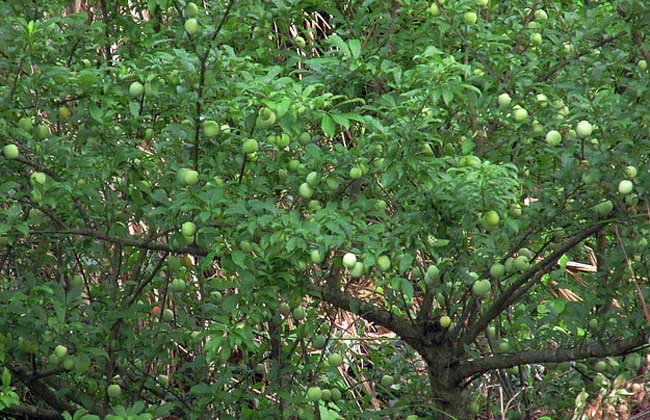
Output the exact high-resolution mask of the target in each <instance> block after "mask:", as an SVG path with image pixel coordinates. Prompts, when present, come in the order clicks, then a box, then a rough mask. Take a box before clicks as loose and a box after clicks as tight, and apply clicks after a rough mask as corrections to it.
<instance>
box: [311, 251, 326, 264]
mask: <svg viewBox="0 0 650 420" xmlns="http://www.w3.org/2000/svg"><path fill="white" fill-rule="evenodd" d="M309 258H311V262H313V263H314V264H318V263H320V262H321V261H322V260H323V257H322V256H321V254H320V251H319V250H317V249H312V250H311V251H309Z"/></svg>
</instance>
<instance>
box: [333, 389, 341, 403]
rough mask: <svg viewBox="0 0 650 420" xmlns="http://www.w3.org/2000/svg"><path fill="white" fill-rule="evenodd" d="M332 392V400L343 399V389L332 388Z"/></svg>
mask: <svg viewBox="0 0 650 420" xmlns="http://www.w3.org/2000/svg"><path fill="white" fill-rule="evenodd" d="M330 393H331V395H332V397H331V400H332V401H334V402H336V401H338V400H340V399H341V397H342V395H341V391H340V390H339V389H338V388H332V389H330Z"/></svg>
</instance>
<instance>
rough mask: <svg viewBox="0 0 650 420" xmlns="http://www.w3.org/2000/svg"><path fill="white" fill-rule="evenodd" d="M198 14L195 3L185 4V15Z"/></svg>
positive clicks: (192, 15)
mask: <svg viewBox="0 0 650 420" xmlns="http://www.w3.org/2000/svg"><path fill="white" fill-rule="evenodd" d="M198 15H199V7H198V6H197V5H196V4H195V3H193V2H189V3H187V4H186V5H185V16H186V17H196V16H198Z"/></svg>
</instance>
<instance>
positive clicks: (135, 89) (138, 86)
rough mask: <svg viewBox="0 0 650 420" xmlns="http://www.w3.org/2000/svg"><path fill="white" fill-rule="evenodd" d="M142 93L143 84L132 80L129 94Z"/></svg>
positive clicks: (138, 94) (136, 95)
mask: <svg viewBox="0 0 650 420" xmlns="http://www.w3.org/2000/svg"><path fill="white" fill-rule="evenodd" d="M143 93H144V85H143V84H142V83H140V82H133V83H131V85H130V86H129V95H131V96H133V97H139V96H142V94H143Z"/></svg>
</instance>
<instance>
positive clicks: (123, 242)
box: [31, 229, 208, 257]
mask: <svg viewBox="0 0 650 420" xmlns="http://www.w3.org/2000/svg"><path fill="white" fill-rule="evenodd" d="M31 234H33V235H76V236H86V237H90V238H94V239H97V240H100V241H105V242H110V243H113V244H116V245H120V246H130V247H134V248H140V249H147V250H150V251H162V252H168V253H170V254H191V255H199V256H202V257H205V256H207V255H208V251H206V250H205V249H201V248H199V247H197V246H188V247H178V246H172V245H169V244H166V243H162V242H155V241H151V240H140V239H135V238H133V237H130V238H118V237H115V236H110V235H108V234H105V233H102V232H98V231H95V230H90V229H68V230H41V231H33V232H31Z"/></svg>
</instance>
